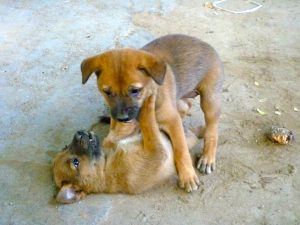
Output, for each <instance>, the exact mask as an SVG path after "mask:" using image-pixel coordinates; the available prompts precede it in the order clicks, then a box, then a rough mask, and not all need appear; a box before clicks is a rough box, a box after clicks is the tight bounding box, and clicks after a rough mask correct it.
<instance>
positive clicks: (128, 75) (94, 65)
mask: <svg viewBox="0 0 300 225" xmlns="http://www.w3.org/2000/svg"><path fill="white" fill-rule="evenodd" d="M81 71H82V83H83V84H85V83H86V82H87V80H88V79H89V77H90V76H91V74H92V73H95V74H96V76H97V84H98V89H99V91H100V92H101V93H102V94H103V96H104V98H105V100H106V102H107V103H108V105H109V107H110V110H111V115H112V117H113V119H115V120H117V121H120V122H130V121H132V120H134V119H137V117H138V115H139V111H140V108H141V106H142V104H143V101H144V99H145V98H146V97H148V96H149V95H151V94H154V93H153V92H155V89H156V88H157V85H162V83H163V81H164V77H165V73H166V64H165V62H164V61H162V60H161V59H159V58H158V57H156V56H155V55H153V54H151V53H149V52H146V51H142V50H134V49H120V50H112V51H108V52H105V53H103V54H100V55H96V56H94V57H91V58H88V59H85V60H84V61H83V62H82V64H81Z"/></svg>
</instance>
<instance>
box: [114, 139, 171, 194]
mask: <svg viewBox="0 0 300 225" xmlns="http://www.w3.org/2000/svg"><path fill="white" fill-rule="evenodd" d="M143 148H144V145H143V140H142V135H141V134H137V135H133V136H130V137H127V138H125V139H122V140H120V141H119V142H118V146H117V149H116V151H115V154H120V153H122V155H123V157H122V158H119V159H121V160H122V161H123V163H125V164H126V169H127V180H126V181H125V182H126V183H127V185H128V187H130V189H131V190H130V191H129V192H133V193H139V192H142V191H145V190H147V189H149V188H151V187H154V186H156V185H159V184H161V183H162V182H164V181H165V180H167V179H168V178H170V177H171V176H172V175H174V174H176V169H175V165H174V157H173V149H172V144H171V142H170V140H169V138H168V137H167V136H166V135H165V134H164V133H161V136H160V146H158V147H157V149H154V150H152V151H153V152H152V153H151V154H149V153H146V151H147V150H145V149H143ZM145 156H146V157H145ZM123 165H124V164H123Z"/></svg>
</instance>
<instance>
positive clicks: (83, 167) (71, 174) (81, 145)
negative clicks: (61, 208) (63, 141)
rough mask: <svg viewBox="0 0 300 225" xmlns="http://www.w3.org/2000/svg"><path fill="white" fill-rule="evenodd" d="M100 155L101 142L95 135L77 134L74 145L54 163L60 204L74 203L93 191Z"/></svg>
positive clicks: (69, 146) (57, 157)
mask: <svg viewBox="0 0 300 225" xmlns="http://www.w3.org/2000/svg"><path fill="white" fill-rule="evenodd" d="M100 155H101V152H100V149H99V140H98V137H97V136H96V135H95V134H93V133H92V132H86V131H77V132H76V133H75V135H74V138H73V141H72V143H71V144H70V145H68V146H66V147H65V148H64V149H63V150H62V152H60V153H59V154H58V155H57V156H56V157H55V159H54V162H53V175H54V181H55V184H56V186H57V187H58V188H59V192H58V194H57V197H56V199H57V201H58V202H60V203H73V202H76V201H79V200H80V199H81V198H82V197H83V196H84V195H85V193H89V192H92V191H93V190H92V187H93V182H94V181H95V180H96V179H97V163H98V161H99V158H100Z"/></svg>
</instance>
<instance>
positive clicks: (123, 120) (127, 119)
mask: <svg viewBox="0 0 300 225" xmlns="http://www.w3.org/2000/svg"><path fill="white" fill-rule="evenodd" d="M118 121H119V122H122V123H131V122H132V121H133V119H130V118H126V119H118Z"/></svg>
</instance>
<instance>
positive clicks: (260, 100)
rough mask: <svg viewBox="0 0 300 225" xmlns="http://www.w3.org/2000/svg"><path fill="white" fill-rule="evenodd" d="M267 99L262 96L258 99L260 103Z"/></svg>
mask: <svg viewBox="0 0 300 225" xmlns="http://www.w3.org/2000/svg"><path fill="white" fill-rule="evenodd" d="M267 100H268V99H266V98H262V99H259V100H258V101H259V102H260V103H263V102H266V101H267Z"/></svg>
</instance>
